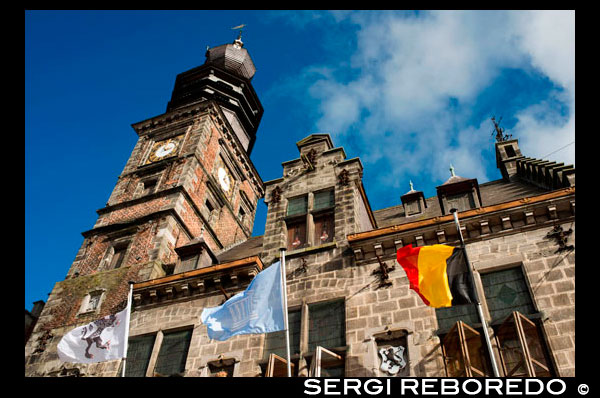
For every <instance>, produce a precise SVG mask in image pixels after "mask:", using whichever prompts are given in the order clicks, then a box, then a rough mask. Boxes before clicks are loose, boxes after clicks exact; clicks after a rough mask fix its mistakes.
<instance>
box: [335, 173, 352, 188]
mask: <svg viewBox="0 0 600 398" xmlns="http://www.w3.org/2000/svg"><path fill="white" fill-rule="evenodd" d="M338 179H339V180H340V184H342V185H344V186H346V185H348V184H350V173H349V172H348V170H346V169H344V170H342V171H341V172H340V174H339V175H338Z"/></svg>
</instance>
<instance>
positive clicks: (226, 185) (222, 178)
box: [217, 167, 231, 193]
mask: <svg viewBox="0 0 600 398" xmlns="http://www.w3.org/2000/svg"><path fill="white" fill-rule="evenodd" d="M217 176H218V177H219V184H221V188H223V191H225V193H229V190H230V189H231V179H230V178H229V175H228V173H227V170H225V169H224V168H223V167H219V169H218V171H217Z"/></svg>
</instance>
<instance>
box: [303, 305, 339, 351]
mask: <svg viewBox="0 0 600 398" xmlns="http://www.w3.org/2000/svg"><path fill="white" fill-rule="evenodd" d="M345 311H346V306H345V303H344V300H338V301H334V302H327V303H318V304H310V305H309V306H308V319H309V327H308V350H309V351H313V350H314V349H315V348H316V346H317V345H318V346H321V347H325V348H337V347H342V346H345V345H346V322H345V318H346V314H345Z"/></svg>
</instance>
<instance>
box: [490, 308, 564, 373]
mask: <svg viewBox="0 0 600 398" xmlns="http://www.w3.org/2000/svg"><path fill="white" fill-rule="evenodd" d="M496 339H497V341H498V347H499V350H500V358H501V360H502V366H503V368H504V374H505V376H506V377H553V372H552V371H551V369H550V366H549V360H548V352H547V350H546V346H545V344H544V342H543V339H542V336H541V333H540V331H539V328H538V326H537V325H536V324H535V323H534V322H533V321H531V320H529V319H527V317H525V316H524V315H523V314H521V313H520V312H518V311H514V312H513V313H512V314H510V315H509V316H508V317H507V318H506V320H505V321H504V322H503V323H502V324H501V325H500V326H499V327H498V330H497V332H496Z"/></svg>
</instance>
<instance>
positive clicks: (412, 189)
mask: <svg viewBox="0 0 600 398" xmlns="http://www.w3.org/2000/svg"><path fill="white" fill-rule="evenodd" d="M408 183H409V184H410V190H411V191H414V190H415V189H414V188H413V182H412V181H411V180H409V181H408Z"/></svg>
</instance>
